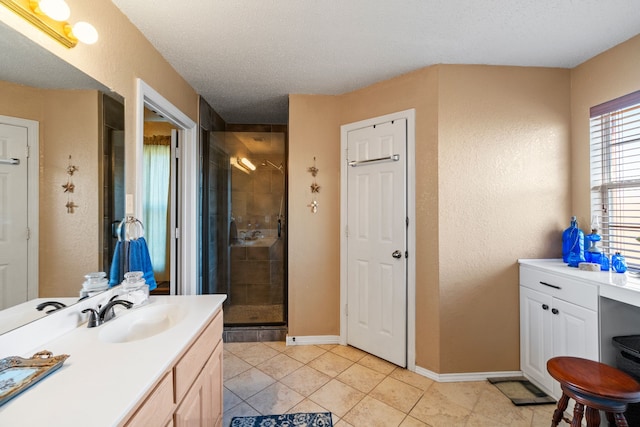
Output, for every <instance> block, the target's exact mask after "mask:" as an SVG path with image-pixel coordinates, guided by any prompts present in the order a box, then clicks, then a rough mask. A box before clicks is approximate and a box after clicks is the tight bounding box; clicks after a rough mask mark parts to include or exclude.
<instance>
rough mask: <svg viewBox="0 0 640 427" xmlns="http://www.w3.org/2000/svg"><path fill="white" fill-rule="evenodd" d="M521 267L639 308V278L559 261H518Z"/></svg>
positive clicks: (628, 274) (629, 274) (627, 273)
mask: <svg viewBox="0 0 640 427" xmlns="http://www.w3.org/2000/svg"><path fill="white" fill-rule="evenodd" d="M518 263H520V265H521V266H527V267H529V268H533V269H539V270H543V271H547V272H553V273H555V274H558V275H561V276H564V277H567V278H570V279H573V280H577V281H581V282H585V283H590V284H592V285H596V286H598V289H599V295H600V296H601V297H605V298H609V299H612V300H615V301H620V302H623V303H625V304H630V305H634V306H636V307H640V277H634V276H632V275H631V273H629V272H626V273H616V272H614V271H583V270H579V269H577V268H575V267H569V266H568V265H567V264H566V263H564V262H562V260H561V259H520V260H518Z"/></svg>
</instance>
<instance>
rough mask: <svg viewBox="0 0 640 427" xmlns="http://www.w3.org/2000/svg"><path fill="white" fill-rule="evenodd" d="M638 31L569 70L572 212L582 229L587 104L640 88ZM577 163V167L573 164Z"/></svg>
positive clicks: (587, 218)
mask: <svg viewBox="0 0 640 427" xmlns="http://www.w3.org/2000/svg"><path fill="white" fill-rule="evenodd" d="M638 70H640V35H638V36H635V37H633V38H631V39H630V40H627V41H626V42H624V43H622V44H619V45H618V46H616V47H614V48H612V49H609V50H607V51H606V52H604V53H602V54H600V55H598V56H596V57H594V58H592V59H590V60H588V61H586V62H584V63H583V64H581V65H579V66H578V67H576V68H574V69H573V70H572V71H571V117H572V121H571V164H572V165H573V167H572V169H571V188H572V195H573V199H572V200H573V203H572V214H573V215H577V216H578V221H579V223H580V225H581V227H582V228H583V229H586V228H588V227H589V224H590V223H591V204H590V203H591V201H590V200H591V195H590V190H589V187H590V185H589V179H590V178H589V108H591V107H593V106H595V105H598V104H602V103H603V102H606V101H610V100H612V99H615V98H618V97H620V96H622V95H626V94H628V93H631V92H635V91H637V90H640V76H639V74H638V73H639V71H638ZM577 165H580V166H581V167H577Z"/></svg>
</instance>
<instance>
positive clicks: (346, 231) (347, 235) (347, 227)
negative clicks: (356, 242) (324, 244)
mask: <svg viewBox="0 0 640 427" xmlns="http://www.w3.org/2000/svg"><path fill="white" fill-rule="evenodd" d="M344 237H349V226H346V227H344Z"/></svg>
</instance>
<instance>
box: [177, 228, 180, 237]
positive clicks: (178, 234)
mask: <svg viewBox="0 0 640 427" xmlns="http://www.w3.org/2000/svg"><path fill="white" fill-rule="evenodd" d="M179 238H180V228H177V227H176V239H179Z"/></svg>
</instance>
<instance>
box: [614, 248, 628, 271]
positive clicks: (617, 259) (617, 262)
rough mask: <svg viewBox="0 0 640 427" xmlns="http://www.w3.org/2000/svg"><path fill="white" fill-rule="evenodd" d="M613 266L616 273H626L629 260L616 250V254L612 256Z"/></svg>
mask: <svg viewBox="0 0 640 427" xmlns="http://www.w3.org/2000/svg"><path fill="white" fill-rule="evenodd" d="M611 268H612V269H613V271H615V272H616V273H624V272H625V271H627V260H625V259H624V256H622V255H620V252H616V253H615V255H614V256H612V257H611Z"/></svg>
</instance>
